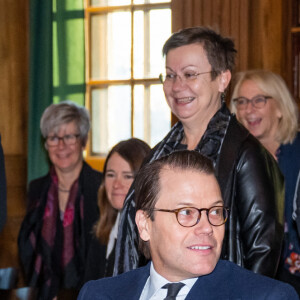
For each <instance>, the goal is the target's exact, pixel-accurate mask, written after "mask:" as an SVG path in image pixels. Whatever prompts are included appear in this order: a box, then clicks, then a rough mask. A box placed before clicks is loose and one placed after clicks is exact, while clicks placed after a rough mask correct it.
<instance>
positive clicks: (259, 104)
mask: <svg viewBox="0 0 300 300" xmlns="http://www.w3.org/2000/svg"><path fill="white" fill-rule="evenodd" d="M271 98H272V97H271V96H264V95H257V96H255V97H253V98H252V99H248V98H246V97H237V98H235V99H233V102H234V104H235V106H236V108H237V109H240V110H243V109H246V108H247V106H248V103H251V105H252V106H253V107H255V108H263V107H264V106H265V105H266V103H267V100H268V99H271Z"/></svg>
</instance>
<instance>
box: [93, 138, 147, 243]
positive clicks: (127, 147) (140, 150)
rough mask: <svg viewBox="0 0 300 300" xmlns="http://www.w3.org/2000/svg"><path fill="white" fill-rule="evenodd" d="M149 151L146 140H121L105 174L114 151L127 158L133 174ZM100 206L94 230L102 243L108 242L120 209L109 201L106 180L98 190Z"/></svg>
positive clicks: (114, 149)
mask: <svg viewBox="0 0 300 300" xmlns="http://www.w3.org/2000/svg"><path fill="white" fill-rule="evenodd" d="M149 152H150V147H149V146H148V145H147V144H146V143H145V142H143V141H142V140H139V139H137V138H131V139H128V140H126V141H121V142H119V143H118V144H116V145H115V146H114V147H113V148H112V149H111V151H110V152H109V153H108V155H107V158H106V160H105V164H104V169H103V176H104V177H105V173H106V168H107V163H108V161H109V159H110V157H111V156H112V154H113V153H118V154H119V155H120V156H121V157H122V158H123V159H125V160H126V161H127V162H128V163H129V165H130V168H131V171H132V172H133V175H134V176H136V174H137V172H138V170H139V168H140V167H141V164H142V162H143V160H144V158H145V157H146V156H147V155H148V153H149ZM98 206H99V209H100V218H99V220H98V222H97V223H96V224H95V227H94V231H95V235H96V237H97V238H98V239H99V240H100V241H101V242H102V243H104V244H107V243H108V239H109V234H110V231H111V229H112V227H113V225H114V223H115V221H116V218H117V214H118V211H117V210H116V209H115V208H113V207H112V206H111V204H110V202H109V201H108V198H107V194H106V189H105V180H103V181H102V184H101V186H100V188H99V190H98Z"/></svg>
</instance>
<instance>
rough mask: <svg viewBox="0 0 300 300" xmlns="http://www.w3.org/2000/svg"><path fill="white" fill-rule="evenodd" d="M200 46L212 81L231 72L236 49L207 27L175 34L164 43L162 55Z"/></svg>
mask: <svg viewBox="0 0 300 300" xmlns="http://www.w3.org/2000/svg"><path fill="white" fill-rule="evenodd" d="M197 43H199V44H201V45H202V46H203V49H204V51H205V52H206V55H207V59H208V61H209V63H210V65H211V67H212V73H211V78H212V80H214V79H215V78H216V77H217V76H218V75H220V74H221V72H224V71H226V70H229V71H230V72H232V71H233V69H234V65H235V55H236V52H237V51H236V49H235V48H234V42H233V41H232V39H230V38H225V37H222V36H221V35H220V34H218V33H216V32H215V31H214V30H212V29H210V28H208V27H202V26H199V27H191V28H185V29H182V30H180V31H178V32H175V33H174V34H172V35H171V37H170V38H169V39H168V40H167V41H166V42H165V44H164V46H163V50H162V52H163V55H164V56H165V55H167V54H168V52H169V51H170V50H172V49H175V48H178V47H181V46H186V45H190V44H197Z"/></svg>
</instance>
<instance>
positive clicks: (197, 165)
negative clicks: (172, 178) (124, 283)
mask: <svg viewBox="0 0 300 300" xmlns="http://www.w3.org/2000/svg"><path fill="white" fill-rule="evenodd" d="M163 169H164V170H165V169H167V170H175V171H185V170H192V171H195V172H198V173H204V174H207V175H214V167H213V163H212V161H211V160H210V159H209V158H207V157H205V156H203V155H202V154H200V153H199V152H197V151H189V150H182V151H175V152H172V153H171V154H169V155H167V156H163V157H161V158H159V159H157V160H154V161H152V162H151V163H149V164H146V165H145V166H143V167H142V168H141V169H140V171H139V172H138V174H137V176H136V180H135V183H134V188H135V203H136V210H142V211H144V212H145V213H146V214H147V216H148V217H149V218H150V219H151V220H152V221H154V212H153V209H154V208H155V205H156V202H157V200H158V198H159V195H160V190H161V186H160V174H161V171H162V170H163ZM139 248H140V250H141V252H142V253H143V254H144V255H145V257H146V258H148V259H149V258H150V249H149V245H148V242H145V241H143V240H142V239H140V242H139Z"/></svg>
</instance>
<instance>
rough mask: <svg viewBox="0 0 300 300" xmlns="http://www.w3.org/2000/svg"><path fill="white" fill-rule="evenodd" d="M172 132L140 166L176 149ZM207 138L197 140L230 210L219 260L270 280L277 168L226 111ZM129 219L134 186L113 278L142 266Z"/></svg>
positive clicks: (278, 204)
mask: <svg viewBox="0 0 300 300" xmlns="http://www.w3.org/2000/svg"><path fill="white" fill-rule="evenodd" d="M224 120H225V122H224ZM226 120H228V122H229V123H227V121H226ZM222 122H223V123H222ZM222 124H223V125H222ZM175 127H176V125H175V126H174V127H173V128H172V129H171V131H170V132H169V134H168V135H167V136H166V138H165V139H164V140H163V141H162V142H161V143H159V144H158V145H157V146H156V147H155V148H154V149H153V150H152V151H151V153H150V155H149V157H148V158H147V159H146V161H145V162H144V163H147V162H149V161H150V160H151V159H153V158H154V157H155V158H154V159H156V158H157V155H159V154H157V153H161V150H160V149H161V148H160V146H161V145H166V149H167V150H168V151H174V147H175V148H176V146H174V145H175V144H174V143H173V144H172V138H171V137H172V136H173V135H177V136H178V139H179V140H180V134H178V133H176V130H177V129H176V128H175ZM177 127H180V126H177ZM178 130H179V129H178ZM207 132H212V133H211V134H208V135H207V138H205V139H204V138H203V137H202V139H201V140H204V143H203V144H202V145H203V146H204V147H206V150H207V149H208V150H207V151H206V152H207V153H210V154H209V156H208V157H210V158H211V157H215V159H213V161H214V163H215V172H216V176H217V179H218V181H219V184H220V187H221V191H222V196H223V199H224V203H225V205H226V206H227V207H229V208H230V210H231V212H230V216H229V220H228V221H227V222H226V225H225V237H224V242H223V248H222V253H221V258H222V259H226V260H230V261H232V262H234V263H236V264H238V265H240V266H242V267H245V268H247V269H249V270H252V271H254V272H257V273H260V274H263V275H267V276H270V277H274V276H275V273H276V270H277V267H278V263H279V258H280V252H281V244H282V240H283V226H282V224H280V222H279V220H282V218H283V210H282V207H283V203H284V184H283V176H282V174H281V172H280V170H279V167H278V165H277V163H276V161H275V160H274V158H273V157H272V156H271V154H270V153H269V152H268V151H267V150H266V149H265V148H264V147H263V146H262V145H261V144H260V142H259V141H258V140H257V139H255V138H254V137H253V136H252V135H251V134H250V133H249V131H247V130H246V129H245V128H244V127H243V126H242V125H241V124H240V123H238V121H237V120H236V117H235V116H232V115H230V113H229V111H228V109H227V108H226V106H225V105H223V106H222V108H221V109H220V110H219V112H217V113H216V115H215V116H214V117H213V118H212V120H211V121H210V124H209V125H208V129H207V130H206V133H207ZM222 136H223V137H224V139H222ZM176 139H177V138H176ZM220 140H222V141H223V142H222V143H221V144H220V145H221V146H220V148H219V146H215V145H218V143H219V142H220ZM200 144H201V142H200ZM200 144H199V145H200ZM200 153H202V152H201V150H200ZM280 208H281V209H280ZM278 212H280V213H278ZM134 218H135V205H134V183H133V185H132V186H131V188H130V190H129V192H128V195H127V197H126V201H125V204H124V207H123V210H122V213H121V220H120V227H119V232H118V240H117V247H116V260H115V266H114V275H116V274H120V273H123V272H126V271H129V270H131V269H134V268H136V267H138V266H141V265H143V264H144V263H145V262H144V261H143V259H142V257H141V256H140V254H139V252H138V232H137V228H136V226H135V223H134Z"/></svg>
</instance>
